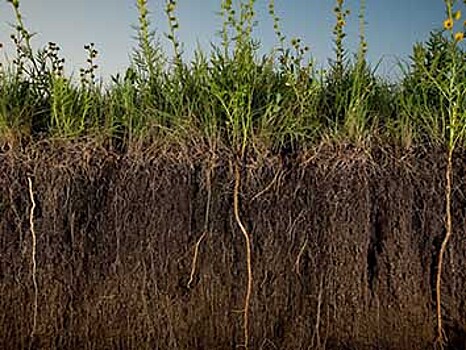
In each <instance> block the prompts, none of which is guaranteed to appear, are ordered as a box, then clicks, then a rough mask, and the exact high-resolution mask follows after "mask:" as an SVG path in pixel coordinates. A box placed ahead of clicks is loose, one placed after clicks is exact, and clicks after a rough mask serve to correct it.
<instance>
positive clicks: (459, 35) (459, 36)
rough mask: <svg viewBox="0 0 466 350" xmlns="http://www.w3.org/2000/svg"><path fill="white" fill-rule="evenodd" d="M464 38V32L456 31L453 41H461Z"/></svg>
mask: <svg viewBox="0 0 466 350" xmlns="http://www.w3.org/2000/svg"><path fill="white" fill-rule="evenodd" d="M463 39H464V33H463V32H457V33H455V41H457V42H458V41H461V40H463Z"/></svg>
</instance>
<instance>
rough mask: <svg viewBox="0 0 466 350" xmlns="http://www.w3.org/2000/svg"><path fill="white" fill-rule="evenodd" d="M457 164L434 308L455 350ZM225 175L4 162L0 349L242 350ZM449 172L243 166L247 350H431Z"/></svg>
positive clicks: (158, 158)
mask: <svg viewBox="0 0 466 350" xmlns="http://www.w3.org/2000/svg"><path fill="white" fill-rule="evenodd" d="M455 157H456V158H455V159H456V161H455V165H454V182H453V184H454V188H453V200H452V208H453V229H454V232H453V236H452V239H451V241H450V243H449V246H448V249H447V252H446V256H445V262H444V272H443V278H442V313H443V319H444V331H445V336H446V339H447V340H448V344H447V345H448V346H449V347H450V348H451V349H465V348H466V346H465V343H466V287H465V286H466V269H465V264H466V232H465V230H466V225H465V217H466V196H465V194H466V180H465V179H466V178H465V174H466V162H464V159H465V156H464V154H457V155H456V156H455ZM231 164H232V163H231V162H229V160H228V157H225V156H222V155H221V154H220V153H219V154H213V153H212V152H205V153H200V154H189V153H188V152H185V151H178V152H175V151H160V152H156V151H154V150H152V151H149V150H147V151H141V150H139V151H131V152H129V153H127V154H125V155H121V154H120V155H119V154H114V153H110V152H108V151H106V150H105V149H102V148H99V147H92V146H91V145H86V144H78V145H76V144H75V145H71V144H70V145H66V146H63V145H62V146H60V145H54V146H51V145H50V144H43V145H39V146H35V147H34V149H32V148H31V149H26V150H23V151H22V152H15V151H10V152H7V153H3V154H0V173H1V176H0V348H3V349H22V348H30V349H190V350H191V349H194V350H195V349H206V350H210V349H219V350H220V349H221V350H224V349H232V350H233V349H238V348H241V346H242V344H243V342H244V331H243V311H244V310H243V308H244V298H245V294H246V287H247V269H246V253H245V241H244V237H243V236H242V233H241V231H240V229H239V226H238V224H237V221H236V220H235V216H234V211H233V189H234V181H235V178H234V172H233V171H232V165H231ZM444 177H445V157H444V152H442V151H441V150H429V151H426V150H419V151H409V152H408V151H402V152H401V151H396V150H394V149H392V148H387V147H384V148H377V149H372V150H358V149H355V148H352V147H349V146H326V147H322V148H320V149H319V150H318V151H315V152H313V153H312V154H306V155H304V154H302V155H299V156H295V157H278V156H277V157H272V156H271V157H268V158H266V159H265V158H264V159H260V158H258V157H255V158H254V159H253V158H252V157H251V158H250V159H248V160H247V161H245V162H244V164H242V171H241V187H240V191H239V205H240V213H239V214H240V217H241V220H242V222H243V223H244V225H245V227H246V230H247V231H248V233H249V234H250V237H251V245H252V272H253V289H252V298H251V300H250V311H249V329H248V332H249V336H250V344H249V345H250V346H249V348H250V349H263V350H274V349H293V350H298V349H431V348H432V346H433V341H434V339H435V336H436V334H435V330H436V315H435V308H436V303H435V274H436V264H437V255H438V251H439V247H440V244H441V241H442V239H443V237H444V235H445V228H444V226H445V224H444V217H445V199H444V197H445V195H444V191H445V180H444ZM29 181H30V182H29ZM29 185H31V187H29ZM30 190H32V192H30ZM31 193H32V194H33V196H32V197H31ZM32 199H33V200H34V204H35V207H34V208H33V201H32ZM32 209H34V210H32ZM204 233H205V234H204ZM201 237H202V239H201ZM34 238H35V239H34ZM196 243H199V244H198V248H199V249H198V255H197V260H196V264H194V271H193V272H194V273H193V274H191V272H192V268H193V257H194V253H195V247H196ZM190 277H191V278H190Z"/></svg>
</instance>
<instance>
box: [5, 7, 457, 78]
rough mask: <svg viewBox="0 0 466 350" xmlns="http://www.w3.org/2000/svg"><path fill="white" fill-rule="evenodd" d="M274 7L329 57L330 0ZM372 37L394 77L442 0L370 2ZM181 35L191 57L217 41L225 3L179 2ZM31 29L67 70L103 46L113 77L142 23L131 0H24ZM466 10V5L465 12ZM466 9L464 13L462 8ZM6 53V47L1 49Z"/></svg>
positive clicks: (263, 24) (352, 20) (285, 23)
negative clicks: (54, 46) (55, 49)
mask: <svg viewBox="0 0 466 350" xmlns="http://www.w3.org/2000/svg"><path fill="white" fill-rule="evenodd" d="M0 1H1V2H0V42H2V43H4V45H5V46H6V52H9V51H10V50H11V48H12V45H11V43H10V42H11V40H10V39H9V34H10V33H11V32H12V30H11V28H10V27H9V23H13V22H14V16H13V10H12V8H11V5H10V4H8V3H7V2H6V0H0ZM275 2H276V12H277V14H278V15H279V16H280V17H281V25H282V29H283V32H284V33H285V34H286V35H287V37H288V38H289V39H291V38H292V37H294V36H299V37H301V38H302V39H303V41H304V43H305V44H307V45H309V46H310V48H311V51H312V53H313V56H314V58H315V59H316V60H317V62H318V63H319V65H323V64H325V63H326V62H327V60H328V58H331V57H332V45H333V44H332V37H331V32H332V26H333V24H334V17H333V12H332V9H333V7H334V4H335V1H333V0H276V1H275ZM366 2H367V18H366V20H367V22H368V25H367V37H368V43H369V53H368V54H369V59H370V61H371V62H373V63H375V62H377V61H378V60H379V59H383V65H382V68H381V70H380V73H381V74H384V75H385V74H388V75H392V74H393V71H392V69H394V68H396V60H397V59H398V58H399V59H405V58H407V57H408V55H409V54H410V53H411V48H412V44H413V43H415V42H416V41H422V40H425V39H426V38H427V35H428V33H429V31H430V30H432V29H435V28H438V26H439V25H441V23H442V21H443V19H444V11H445V10H444V2H443V1H442V0H367V1H366ZM178 3H179V4H178V9H177V14H178V17H179V19H180V25H181V27H180V32H179V37H180V39H181V41H182V42H183V44H184V51H185V57H186V58H188V59H189V58H190V57H192V52H193V50H194V48H195V47H196V46H197V43H199V44H200V45H201V47H204V48H206V49H209V43H210V42H212V41H215V40H217V37H216V34H215V33H216V31H218V30H219V29H220V26H221V19H220V18H219V17H218V16H217V15H216V12H217V11H218V10H219V8H220V0H179V1H178ZM267 3H268V1H267V0H257V7H256V8H257V13H258V18H257V19H258V21H259V25H258V27H257V28H256V31H255V36H256V38H258V39H260V40H261V42H262V45H263V50H264V52H266V51H267V50H269V49H270V48H271V47H272V46H273V45H274V43H275V36H274V32H273V28H272V21H271V19H270V18H269V17H268V13H267ZM345 3H346V6H347V7H349V8H350V10H351V11H352V13H351V15H350V17H349V19H348V28H347V30H348V39H347V45H348V47H350V48H351V47H356V45H357V35H358V32H357V28H358V18H357V12H358V6H359V1H358V0H346V2H345ZM163 4H164V0H149V9H150V10H151V11H152V14H153V23H154V26H155V29H156V30H157V31H158V34H159V35H160V37H161V39H162V43H163V44H164V46H166V47H167V50H169V46H168V43H166V40H165V39H164V37H163V33H164V31H166V28H167V27H166V23H167V21H166V18H165V17H164V14H163V7H164V5H163ZM20 8H21V10H22V13H23V15H24V20H25V22H26V26H27V27H28V28H29V29H30V30H31V31H33V32H37V33H38V35H37V36H36V37H35V38H34V39H33V42H34V43H35V46H39V45H43V44H45V43H47V42H48V41H54V42H56V43H58V44H59V46H60V47H61V48H62V52H63V55H64V57H65V58H66V59H67V61H68V63H67V69H68V73H71V71H75V72H76V71H77V70H78V69H79V67H80V66H83V65H84V62H85V60H86V53H85V51H84V50H83V45H85V44H86V43H89V42H95V43H96V47H97V49H98V50H99V53H100V55H99V58H98V64H99V65H100V68H99V69H100V71H99V73H98V74H100V75H103V76H104V77H105V76H109V75H110V74H114V73H116V72H121V71H123V70H124V68H125V67H126V66H127V65H128V62H129V55H130V52H131V49H132V47H133V46H134V45H135V42H134V40H133V36H134V34H135V32H134V30H133V29H132V28H131V25H134V24H136V23H137V11H136V5H135V1H134V0H20ZM463 10H464V9H463ZM463 12H466V11H463ZM3 51H4V52H5V49H4V50H3Z"/></svg>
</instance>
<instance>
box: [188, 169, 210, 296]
mask: <svg viewBox="0 0 466 350" xmlns="http://www.w3.org/2000/svg"><path fill="white" fill-rule="evenodd" d="M211 173H212V168H210V169H209V171H208V172H207V204H206V209H205V217H204V232H203V233H202V235H201V237H199V239H198V240H197V242H196V245H195V246H194V255H193V260H192V262H191V273H190V274H189V280H188V284H187V287H188V288H191V285H192V283H193V281H194V275H195V274H196V266H197V260H198V257H199V247H200V245H201V243H202V241H203V240H204V238H205V236H207V232H208V231H209V217H210V205H211V201H212V185H211Z"/></svg>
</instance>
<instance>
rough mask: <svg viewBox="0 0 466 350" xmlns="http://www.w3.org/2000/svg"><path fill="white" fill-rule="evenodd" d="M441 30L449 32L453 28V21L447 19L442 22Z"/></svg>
mask: <svg viewBox="0 0 466 350" xmlns="http://www.w3.org/2000/svg"><path fill="white" fill-rule="evenodd" d="M443 28H445V29H446V30H451V29H452V28H453V20H452V19H451V18H447V19H446V20H445V21H443Z"/></svg>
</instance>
